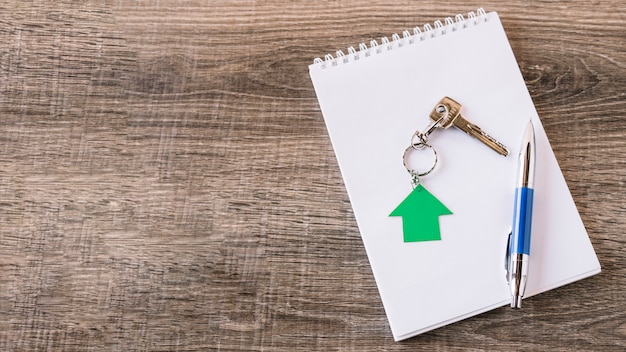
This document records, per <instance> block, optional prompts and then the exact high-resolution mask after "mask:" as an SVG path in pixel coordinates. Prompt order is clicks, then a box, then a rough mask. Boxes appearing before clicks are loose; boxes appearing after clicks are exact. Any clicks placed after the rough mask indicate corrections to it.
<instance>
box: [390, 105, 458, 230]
mask: <svg viewBox="0 0 626 352" xmlns="http://www.w3.org/2000/svg"><path fill="white" fill-rule="evenodd" d="M447 113H448V112H447V111H446V114H444V115H443V116H442V117H441V118H439V119H438V120H437V121H435V122H433V123H431V124H430V126H428V128H427V129H426V131H425V132H424V133H422V132H420V131H419V130H418V131H415V133H414V134H413V136H412V137H411V145H409V147H408V148H406V149H405V150H404V154H403V155H402V164H403V165H404V168H405V169H406V171H407V172H408V173H409V175H410V176H411V185H412V186H413V191H411V193H409V195H408V196H407V197H406V198H405V199H404V200H403V201H402V203H400V205H398V206H397V207H396V209H394V211H392V212H391V214H389V216H401V217H402V230H403V232H404V242H422V241H438V240H441V233H440V231H439V216H441V215H450V214H452V212H451V211H450V210H449V209H448V208H447V207H446V206H445V205H443V203H441V202H440V201H439V199H437V198H436V197H435V196H433V195H432V193H430V192H429V191H428V190H427V189H426V188H425V187H424V186H423V185H422V184H421V180H420V177H422V176H426V175H428V174H430V173H431V172H432V171H433V170H434V169H435V167H436V166H437V162H438V160H439V157H438V155H437V150H435V148H433V146H432V145H430V144H429V143H428V136H429V135H430V134H431V133H432V132H433V131H434V130H435V129H436V128H437V125H438V123H440V122H441V121H443V119H444V118H445V116H446V115H447ZM425 149H427V150H430V151H431V152H432V153H433V155H434V160H435V162H434V163H433V165H432V167H431V168H430V169H428V170H426V171H423V172H420V171H418V170H416V169H414V168H412V167H410V166H409V155H410V154H411V153H413V152H417V151H422V150H425Z"/></svg>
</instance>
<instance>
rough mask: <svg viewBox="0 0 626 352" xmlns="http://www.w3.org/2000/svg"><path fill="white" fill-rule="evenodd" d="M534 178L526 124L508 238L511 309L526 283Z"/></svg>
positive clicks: (531, 136)
mask: <svg viewBox="0 0 626 352" xmlns="http://www.w3.org/2000/svg"><path fill="white" fill-rule="evenodd" d="M534 176H535V131H534V129H533V123H532V121H529V122H528V125H527V126H526V131H525V132H524V137H523V139H522V146H521V150H520V153H519V161H518V174H517V184H516V185H517V188H516V189H515V206H514V210H513V228H512V232H511V237H510V239H509V241H510V242H509V253H508V258H509V262H508V273H507V275H508V277H507V279H508V282H509V288H510V290H511V307H512V308H521V307H522V297H524V291H525V289H526V281H527V280H528V261H529V256H530V232H531V224H532V215H533V194H534V190H533V188H534Z"/></svg>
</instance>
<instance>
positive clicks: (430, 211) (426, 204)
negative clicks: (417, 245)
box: [389, 184, 452, 242]
mask: <svg viewBox="0 0 626 352" xmlns="http://www.w3.org/2000/svg"><path fill="white" fill-rule="evenodd" d="M450 214H452V212H451V211H450V210H448V208H446V206H445V205H443V203H441V202H440V201H439V199H437V198H435V196H433V195H432V194H431V193H430V192H428V190H427V189H426V188H424V186H422V185H421V184H418V185H417V186H416V187H415V188H414V189H413V191H412V192H411V193H410V194H409V195H408V196H407V197H406V198H405V199H404V200H403V201H402V203H400V205H398V207H396V209H395V210H394V211H392V212H391V214H389V216H401V217H402V230H403V232H404V242H422V241H439V240H441V233H440V230H439V216H441V215H450Z"/></svg>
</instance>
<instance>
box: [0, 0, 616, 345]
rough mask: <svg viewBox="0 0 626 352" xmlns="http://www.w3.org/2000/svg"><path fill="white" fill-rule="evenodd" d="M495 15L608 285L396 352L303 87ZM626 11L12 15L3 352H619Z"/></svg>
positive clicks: (135, 9) (35, 11)
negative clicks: (398, 46) (332, 56)
mask: <svg viewBox="0 0 626 352" xmlns="http://www.w3.org/2000/svg"><path fill="white" fill-rule="evenodd" d="M480 6H482V7H484V8H485V9H486V10H488V11H498V13H499V14H500V16H501V19H502V22H503V25H504V27H505V30H506V32H507V34H508V36H509V39H510V42H511V45H512V48H513V51H514V53H515V55H516V57H517V59H518V62H519V66H520V68H521V70H522V73H523V75H524V78H525V80H526V83H527V85H528V88H529V90H530V92H531V95H532V98H533V100H534V102H535V104H536V106H537V109H538V111H539V115H540V117H541V118H542V120H543V123H544V126H545V129H546V132H547V134H548V136H549V138H550V139H551V143H552V146H553V148H554V151H555V153H556V156H557V159H558V161H559V163H560V165H561V167H562V169H563V173H564V176H565V179H566V180H567V182H568V185H569V187H570V189H571V192H572V195H573V197H574V200H575V202H576V204H577V206H578V209H579V211H580V213H581V216H582V219H583V222H584V223H585V225H586V227H587V229H588V232H589V236H590V237H591V241H592V243H593V246H594V248H595V250H596V251H597V254H598V257H599V259H600V262H601V264H602V270H603V271H602V273H601V274H599V275H597V276H595V277H592V278H589V279H585V280H582V281H580V282H577V283H574V284H570V285H568V286H565V287H562V288H559V289H556V290H553V291H551V292H548V293H544V294H541V295H538V296H536V297H533V298H530V299H528V300H527V301H526V303H525V307H524V309H523V310H521V311H512V310H511V309H508V308H506V307H505V308H500V309H496V310H493V311H491V312H488V313H485V314H482V315H479V316H477V317H474V318H471V319H467V320H464V321H462V322H459V323H455V324H453V325H450V326H447V327H443V328H440V329H437V330H434V331H432V332H428V333H426V334H423V335H420V336H418V337H415V338H412V339H409V340H407V341H404V342H401V343H395V342H393V340H392V337H391V331H390V329H389V326H388V324H387V320H386V317H385V314H384V311H383V308H382V304H381V301H380V298H379V296H378V292H377V289H376V285H375V283H374V279H373V276H372V272H371V269H370V267H369V264H368V261H367V258H366V254H365V251H364V248H363V245H362V242H361V240H360V237H359V232H358V229H357V226H356V222H355V220H354V216H353V213H352V210H351V207H350V204H349V201H348V198H347V194H346V191H345V189H344V186H343V181H342V179H341V175H340V172H339V169H338V166H337V162H336V160H335V157H334V154H333V150H332V147H331V144H330V140H329V138H328V135H327V132H326V129H325V126H324V121H323V118H322V115H321V112H320V109H319V106H318V103H317V99H316V97H315V93H314V91H313V87H312V84H311V81H310V78H309V76H308V65H309V64H310V63H312V59H313V58H314V57H319V56H323V55H324V54H326V53H329V52H334V51H335V50H337V49H341V48H346V47H348V46H351V45H358V43H360V42H363V41H367V40H369V39H374V38H380V37H381V36H388V35H390V34H391V33H396V32H401V31H402V30H404V29H407V28H412V27H414V26H415V25H421V24H424V23H432V22H433V21H434V20H437V19H442V18H443V17H445V16H448V15H454V14H456V13H465V12H467V11H470V10H475V9H476V8H478V7H480ZM624 13H626V3H625V2H624V1H623V0H621V1H612V2H611V1H604V2H598V1H584V2H555V1H512V2H507V3H506V4H504V3H501V2H498V1H483V2H475V1H469V2H465V1H454V2H449V3H444V2H439V1H395V2H384V1H378V0H362V1H356V0H355V1H330V0H321V1H300V0H293V1H285V0H280V1H279V0H267V1H261V0H257V1H253V0H248V1H226V0H211V1H192V0H188V1H157V0H151V1H150V0H145V1H127V0H110V1H97V0H94V1H68V0H64V1H18V0H14V1H3V2H2V3H0V42H1V43H2V45H1V46H0V197H1V198H0V350H2V351H214V350H215V351H235V350H243V351H383V350H387V351H415V350H424V351H438V350H441V351H444V350H446V351H447V350H457V351H461V350H463V351H465V350H470V351H472V350H473V351H480V350H493V351H513V350H538V351H548V350H549V351H572V350H577V351H624V350H626V299H625V298H624V292H625V290H626V283H625V277H626V270H625V268H624V262H625V261H626V251H625V249H626V248H625V244H626V238H625V237H624V233H625V230H626V220H625V216H624V214H625V211H626V206H625V200H626V197H625V191H626V187H625V176H624V175H625V173H626V158H625V157H624V155H625V152H626V119H625V117H624V112H625V111H626V103H625V91H626V21H625V19H624Z"/></svg>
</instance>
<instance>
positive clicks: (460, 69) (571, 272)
mask: <svg viewBox="0 0 626 352" xmlns="http://www.w3.org/2000/svg"><path fill="white" fill-rule="evenodd" d="M309 71H310V76H311V79H312V81H313V84H314V87H315V92H316V94H317V98H318V101H319V105H320V108H321V111H322V115H323V117H324V121H325V123H326V127H327V130H328V133H329V136H330V140H331V142H332V145H333V149H334V151H335V155H336V157H337V162H338V164H339V167H340V170H341V173H342V176H343V180H344V183H345V186H346V189H347V192H348V196H349V198H350V202H351V205H352V208H353V211H354V215H355V218H356V221H357V224H358V228H359V231H360V234H361V237H362V240H363V244H364V246H365V249H366V252H367V256H368V259H369V262H370V265H371V267H372V271H373V274H374V278H375V280H376V284H377V286H378V289H379V292H380V296H381V298H382V302H383V305H384V308H385V312H386V314H387V317H388V321H389V325H390V327H391V331H392V333H393V337H394V339H395V340H396V341H398V340H403V339H406V338H409V337H411V336H415V335H418V334H421V333H423V332H426V331H429V330H432V329H435V328H438V327H441V326H444V325H446V324H450V323H453V322H456V321H459V320H461V319H465V318H468V317H471V316H475V315H478V314H480V313H482V312H486V311H489V310H491V309H494V308H496V307H500V306H503V305H508V304H509V303H510V299H511V297H510V291H509V287H508V285H507V282H506V279H505V268H504V258H505V254H506V253H505V251H506V245H507V235H508V233H509V231H510V228H511V221H512V217H513V200H514V191H515V178H516V172H517V155H518V152H519V146H520V141H521V138H522V133H523V131H524V128H525V126H526V124H527V123H528V121H529V119H532V121H533V124H534V126H535V130H536V144H537V159H536V176H535V203H534V204H535V205H534V215H533V217H534V221H533V228H532V243H531V253H530V255H531V258H530V264H529V265H530V268H529V282H528V286H527V289H526V295H525V298H528V297H530V296H533V295H536V294H539V293H541V292H544V291H547V290H551V289H554V288H556V287H559V286H562V285H565V284H568V283H571V282H573V281H576V280H579V279H582V278H585V277H588V276H591V275H594V274H596V273H598V272H600V264H599V262H598V259H597V257H596V254H595V252H594V249H593V247H592V245H591V242H590V240H589V237H588V235H587V232H586V230H585V227H584V226H583V223H582V221H581V218H580V215H579V213H578V211H577V209H576V206H575V204H574V201H573V199H572V196H571V194H570V192H569V189H568V187H567V184H566V182H565V179H564V178H563V175H562V172H561V170H560V168H559V165H558V163H557V160H556V158H555V156H554V153H553V151H552V149H551V147H550V144H549V142H548V138H547V136H546V133H545V131H544V129H543V126H542V124H541V121H540V118H539V116H538V115H537V111H536V109H535V107H534V105H533V102H532V100H531V97H530V95H529V92H528V90H527V88H526V85H525V83H524V80H523V77H522V75H521V72H520V70H519V68H518V65H517V62H516V60H515V57H514V55H513V52H512V50H511V47H510V45H509V42H508V40H507V37H506V34H505V32H504V29H503V26H502V24H501V22H500V19H499V17H498V14H497V13H495V12H489V13H485V11H483V10H482V9H479V10H478V11H477V12H476V13H474V12H470V13H469V14H468V15H457V16H455V17H453V18H452V17H449V18H445V19H442V20H441V21H436V22H435V23H434V24H433V25H425V26H423V27H420V28H415V29H413V30H410V31H404V32H402V34H397V35H393V36H391V39H386V38H383V39H382V40H377V41H371V42H369V43H364V44H361V45H357V46H355V47H350V48H348V49H347V50H342V51H338V52H337V53H336V54H333V55H326V57H324V58H323V59H316V60H315V61H314V63H313V64H311V65H310V67H309ZM444 96H449V97H451V98H453V99H455V100H456V101H458V102H459V103H461V104H462V105H463V108H462V114H463V116H464V117H466V118H467V119H468V120H471V121H472V122H473V123H475V124H476V125H478V126H479V127H481V128H482V129H483V130H485V131H486V132H487V133H489V134H490V135H492V136H493V137H494V138H496V139H497V140H498V141H500V142H501V143H503V144H504V145H506V146H507V147H508V148H509V150H510V151H511V153H510V154H509V156H507V157H503V156H502V155H499V154H497V153H495V152H494V151H492V150H491V149H489V148H487V147H485V146H484V145H483V144H482V143H480V142H479V141H478V140H476V139H474V138H471V137H470V136H468V135H466V134H465V133H463V132H462V131H460V130H458V129H456V128H452V127H451V128H448V129H445V130H442V129H437V130H435V131H433V133H432V134H431V135H430V138H429V143H430V144H431V145H432V146H433V147H434V148H435V149H436V151H437V153H438V158H439V160H438V163H437V166H436V169H435V170H433V172H432V173H430V174H429V175H427V176H424V177H422V178H421V179H420V182H421V185H423V186H424V187H425V188H427V189H428V190H429V191H430V192H431V193H432V194H434V195H436V197H437V198H438V199H439V200H440V201H441V202H442V203H443V204H445V206H446V207H447V208H448V209H449V210H450V212H452V214H449V215H445V216H440V217H439V218H438V220H439V225H440V232H441V239H440V240H433V241H420V242H405V241H404V240H403V228H402V219H401V218H399V217H390V216H389V215H390V213H391V212H392V211H393V210H394V209H395V208H396V206H397V205H398V204H399V203H400V202H401V201H402V200H403V199H404V198H405V197H406V196H407V194H409V192H411V190H412V185H411V180H410V175H409V174H408V173H407V171H406V169H405V168H404V166H403V164H402V156H403V152H404V151H405V149H406V148H407V146H408V145H409V144H410V143H411V137H412V135H413V133H414V132H415V131H417V130H422V129H423V128H425V127H426V126H428V125H429V124H430V123H431V122H432V121H431V120H430V119H429V115H428V114H429V113H430V111H431V110H432V109H433V107H434V106H435V104H436V103H437V102H438V101H439V100H440V99H441V98H442V97H444ZM536 299H540V297H537V298H536ZM475 319H480V317H476V318H475Z"/></svg>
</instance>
